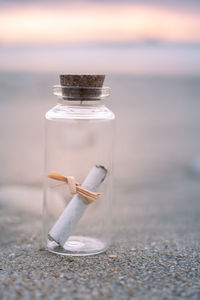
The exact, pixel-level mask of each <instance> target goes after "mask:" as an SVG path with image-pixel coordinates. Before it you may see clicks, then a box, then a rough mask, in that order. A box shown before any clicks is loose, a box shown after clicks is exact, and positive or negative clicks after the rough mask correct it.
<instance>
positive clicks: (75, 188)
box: [48, 172, 101, 204]
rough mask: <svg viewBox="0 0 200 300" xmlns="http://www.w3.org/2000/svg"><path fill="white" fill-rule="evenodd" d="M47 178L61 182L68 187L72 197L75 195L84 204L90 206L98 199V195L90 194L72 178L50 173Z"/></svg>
mask: <svg viewBox="0 0 200 300" xmlns="http://www.w3.org/2000/svg"><path fill="white" fill-rule="evenodd" d="M48 177H49V178H51V179H55V180H58V181H63V182H65V183H67V184H68V185H69V190H70V193H71V194H72V195H74V194H77V195H79V197H80V198H81V199H82V200H83V201H84V203H85V204H90V203H92V202H94V201H95V200H97V199H99V197H100V196H101V194H100V193H94V192H91V191H89V190H87V189H85V188H84V187H82V186H81V185H80V184H79V183H78V182H77V181H76V179H75V178H74V177H73V176H66V177H65V176H63V175H61V174H59V173H57V172H50V173H49V174H48Z"/></svg>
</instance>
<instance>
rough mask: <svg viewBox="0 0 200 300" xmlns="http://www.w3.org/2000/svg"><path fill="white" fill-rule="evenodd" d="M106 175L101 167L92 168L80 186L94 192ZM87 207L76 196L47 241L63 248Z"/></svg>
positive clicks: (105, 171) (50, 232) (52, 229)
mask: <svg viewBox="0 0 200 300" xmlns="http://www.w3.org/2000/svg"><path fill="white" fill-rule="evenodd" d="M106 173H107V170H106V169H105V168H104V167H103V166H95V167H93V168H92V169H91V170H90V172H89V174H88V176H87V177H86V179H85V180H84V182H83V184H82V186H83V187H84V188H86V189H88V190H90V191H93V192H95V191H96V189H97V188H98V187H99V186H100V184H101V183H102V182H103V181H104V179H105V177H106ZM87 206H88V204H86V203H85V202H84V201H83V200H82V199H81V198H80V197H79V196H78V195H77V194H76V195H75V196H74V197H73V198H72V200H71V201H70V202H69V204H68V205H67V207H66V208H65V209H64V211H63V213H62V214H61V215H60V217H59V218H58V220H57V221H56V223H55V224H54V226H53V227H52V228H51V230H50V231H49V234H48V238H49V240H51V241H55V242H57V243H58V244H59V245H61V246H62V247H64V244H65V243H66V241H67V239H68V238H69V236H70V235H71V233H72V232H73V230H74V229H75V227H76V225H77V223H78V221H79V220H80V218H81V217H82V215H83V213H84V211H85V209H86V208H87Z"/></svg>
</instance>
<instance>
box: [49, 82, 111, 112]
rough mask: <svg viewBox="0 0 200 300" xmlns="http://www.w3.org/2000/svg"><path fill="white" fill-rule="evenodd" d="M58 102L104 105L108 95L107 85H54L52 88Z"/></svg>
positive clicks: (81, 105)
mask: <svg viewBox="0 0 200 300" xmlns="http://www.w3.org/2000/svg"><path fill="white" fill-rule="evenodd" d="M53 92H54V95H56V96H57V97H58V99H59V100H58V103H59V104H61V105H63V106H78V107H98V106H103V105H104V100H105V98H106V97H107V96H109V95H110V88H109V87H102V88H93V87H76V86H75V87H74V86H73V87H71V86H60V85H56V86H54V88H53Z"/></svg>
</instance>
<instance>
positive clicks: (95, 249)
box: [46, 236, 107, 256]
mask: <svg viewBox="0 0 200 300" xmlns="http://www.w3.org/2000/svg"><path fill="white" fill-rule="evenodd" d="M46 250H48V251H49V252H52V253H54V254H59V255H66V256H88V255H95V254H99V253H102V252H104V251H106V250H107V246H106V245H105V244H104V243H103V242H101V241H100V240H98V239H95V238H91V237H87V236H70V237H69V238H68V240H67V242H66V243H65V244H64V246H63V247H62V246H60V245H59V244H58V243H56V242H55V241H50V240H49V239H48V240H47V244H46Z"/></svg>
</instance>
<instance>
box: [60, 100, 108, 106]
mask: <svg viewBox="0 0 200 300" xmlns="http://www.w3.org/2000/svg"><path fill="white" fill-rule="evenodd" d="M58 104H60V105H63V106H78V107H98V106H103V105H105V99H99V100H81V99H77V100H67V99H63V98H58Z"/></svg>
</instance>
